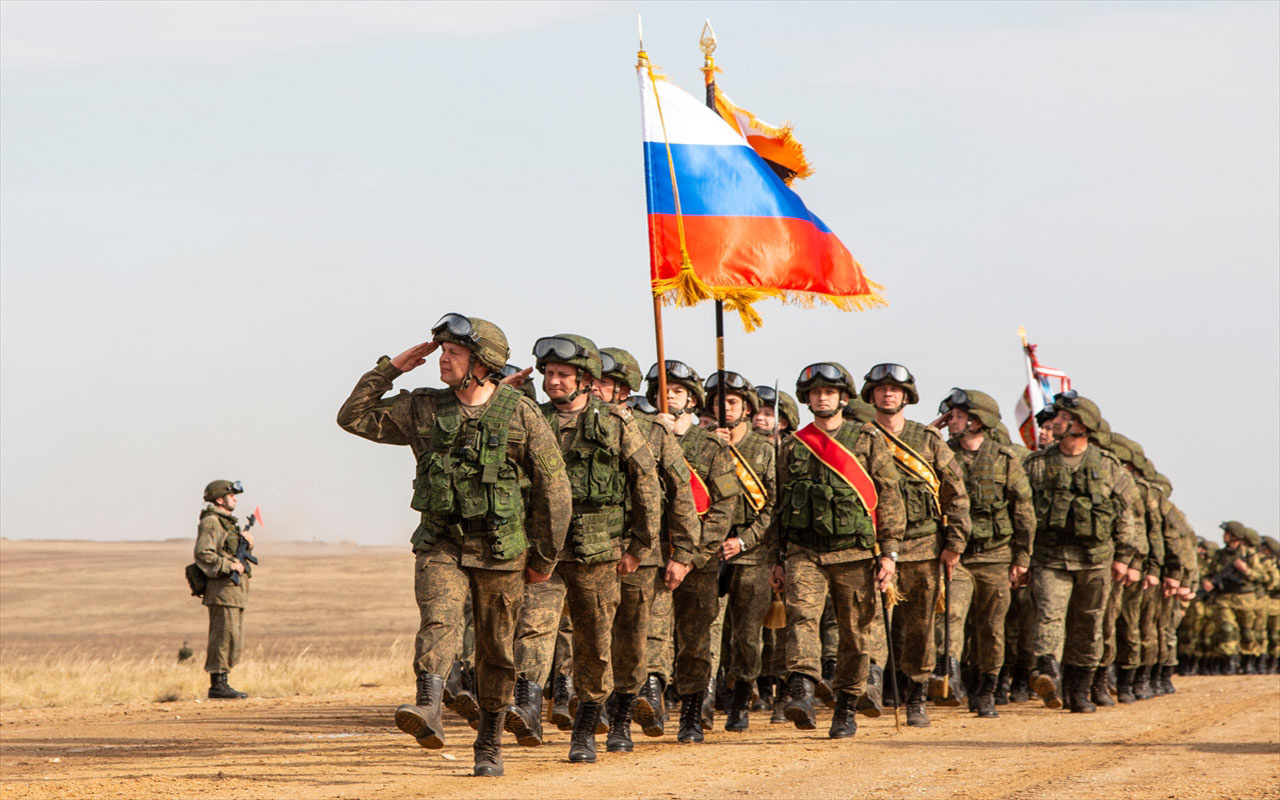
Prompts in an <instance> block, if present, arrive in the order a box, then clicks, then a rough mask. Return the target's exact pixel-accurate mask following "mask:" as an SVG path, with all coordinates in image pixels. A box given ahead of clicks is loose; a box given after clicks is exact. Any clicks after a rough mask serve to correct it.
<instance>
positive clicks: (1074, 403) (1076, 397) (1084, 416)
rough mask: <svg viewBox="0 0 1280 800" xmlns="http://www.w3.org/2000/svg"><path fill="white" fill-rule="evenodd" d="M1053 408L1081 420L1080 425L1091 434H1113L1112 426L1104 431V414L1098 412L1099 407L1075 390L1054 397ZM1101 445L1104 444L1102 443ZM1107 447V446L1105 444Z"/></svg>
mask: <svg viewBox="0 0 1280 800" xmlns="http://www.w3.org/2000/svg"><path fill="white" fill-rule="evenodd" d="M1053 407H1054V408H1055V409H1057V410H1058V411H1066V412H1067V413H1068V414H1071V415H1072V416H1074V417H1075V418H1076V419H1078V420H1080V424H1081V425H1083V426H1084V429H1085V430H1087V431H1088V432H1089V433H1094V434H1096V433H1099V432H1105V433H1110V432H1111V426H1110V425H1109V424H1108V425H1107V426H1106V429H1105V431H1104V429H1103V419H1102V412H1101V411H1099V410H1098V405H1097V404H1096V403H1094V402H1093V401H1092V400H1090V399H1089V398H1087V397H1083V396H1081V395H1080V394H1079V393H1078V392H1076V390H1075V389H1068V390H1067V391H1065V392H1059V393H1058V394H1056V395H1054V396H1053ZM1100 444H1103V443H1101V442H1100ZM1103 446H1104V447H1105V446H1106V445H1105V444H1103Z"/></svg>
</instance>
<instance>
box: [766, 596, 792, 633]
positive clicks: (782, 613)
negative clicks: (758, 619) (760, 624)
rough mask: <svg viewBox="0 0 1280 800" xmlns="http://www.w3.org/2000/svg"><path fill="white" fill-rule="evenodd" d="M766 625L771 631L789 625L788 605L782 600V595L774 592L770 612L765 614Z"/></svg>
mask: <svg viewBox="0 0 1280 800" xmlns="http://www.w3.org/2000/svg"><path fill="white" fill-rule="evenodd" d="M764 626H765V627H766V628H768V629H769V630H771V631H780V630H782V629H783V628H785V627H787V607H786V605H785V604H783V602H782V595H780V594H778V593H777V592H774V593H773V604H772V605H770V606H769V613H767V614H765V615H764Z"/></svg>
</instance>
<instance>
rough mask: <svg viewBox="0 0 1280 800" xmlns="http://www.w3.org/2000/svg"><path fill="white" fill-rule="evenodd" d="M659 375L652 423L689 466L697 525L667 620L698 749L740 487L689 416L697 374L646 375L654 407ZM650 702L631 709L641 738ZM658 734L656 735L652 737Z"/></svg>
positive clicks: (654, 711)
mask: <svg viewBox="0 0 1280 800" xmlns="http://www.w3.org/2000/svg"><path fill="white" fill-rule="evenodd" d="M659 369H663V370H665V372H666V380H667V397H666V398H665V399H666V408H667V410H666V412H664V413H660V414H658V415H657V417H656V420H657V422H658V423H659V424H661V425H662V426H663V427H664V428H666V429H667V430H669V431H671V432H672V433H673V434H675V436H676V438H678V439H679V440H680V447H681V449H682V450H683V451H684V458H685V460H686V461H687V462H688V463H689V467H690V484H689V487H690V491H691V492H692V493H693V499H694V505H695V507H696V508H697V511H698V515H699V516H700V517H701V520H702V529H701V531H700V533H699V537H698V542H699V545H698V552H697V553H696V554H695V555H694V558H693V569H692V570H690V571H689V572H688V574H687V575H685V576H684V580H683V581H682V582H681V583H680V585H679V586H678V587H676V589H675V590H674V591H673V592H672V597H671V599H672V616H673V618H674V625H675V638H676V653H675V679H676V690H677V693H678V694H679V695H680V730H679V732H678V734H677V736H676V738H677V739H678V740H679V741H681V742H686V743H688V742H701V741H702V740H703V738H704V735H703V703H704V701H705V700H707V696H708V689H709V688H710V685H711V682H712V678H713V676H714V672H713V667H712V664H713V663H714V661H715V656H716V654H717V651H718V649H719V642H718V641H716V642H713V641H712V639H713V637H712V628H713V626H714V624H715V622H716V618H717V616H718V615H719V612H720V602H719V597H718V596H717V591H716V588H717V587H716V578H717V573H718V571H719V564H720V562H719V558H720V553H721V546H722V545H723V544H724V540H725V537H726V536H728V534H729V528H730V526H731V525H732V524H733V515H734V509H735V504H736V503H737V502H738V494H739V492H740V491H741V488H740V487H739V485H738V479H737V477H736V476H735V475H734V469H733V458H732V456H731V455H730V452H729V446H728V445H727V444H725V442H724V441H722V440H721V439H720V438H719V437H718V436H716V435H715V434H713V433H710V432H708V431H707V430H705V429H703V428H701V427H699V426H698V425H697V424H696V415H697V412H698V409H699V408H702V407H705V406H706V395H705V393H704V390H703V387H702V381H701V380H700V379H699V377H698V373H696V372H694V370H693V369H692V368H691V367H690V366H689V365H687V364H685V363H684V362H682V361H674V360H668V361H666V363H665V364H663V365H658V364H654V365H653V366H652V367H650V368H649V371H648V373H646V374H645V380H646V381H647V382H648V388H647V396H648V399H649V402H650V403H652V404H654V405H656V406H659V407H661V404H660V403H659V400H658V376H659V372H658V370H659ZM654 702H655V699H654V698H652V697H650V695H649V693H648V692H647V691H646V692H645V693H644V694H643V695H642V696H641V697H640V698H639V700H638V701H637V702H636V719H637V721H638V722H640V724H641V726H642V727H644V728H645V732H646V733H648V732H649V731H650V730H653V729H654V728H655V727H656V721H657V719H658V718H659V716H660V714H661V713H662V711H661V708H660V705H661V701H660V700H658V704H659V707H654ZM658 733H659V734H660V733H661V730H658Z"/></svg>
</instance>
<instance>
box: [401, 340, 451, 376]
mask: <svg viewBox="0 0 1280 800" xmlns="http://www.w3.org/2000/svg"><path fill="white" fill-rule="evenodd" d="M439 347H440V343H439V342H423V343H422V344H415V345H414V346H413V347H410V348H409V349H408V350H405V351H404V352H403V353H401V354H400V355H398V356H396V357H395V358H393V359H391V366H393V367H395V368H396V369H398V370H400V371H401V372H408V371H409V370H411V369H413V368H414V367H420V366H422V365H423V364H425V363H426V362H427V356H429V355H431V354H432V353H434V352H435V351H436V350H437V349H438V348H439Z"/></svg>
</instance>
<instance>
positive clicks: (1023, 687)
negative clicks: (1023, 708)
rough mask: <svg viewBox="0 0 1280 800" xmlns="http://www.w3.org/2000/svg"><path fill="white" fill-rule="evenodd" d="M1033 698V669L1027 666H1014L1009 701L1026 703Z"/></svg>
mask: <svg viewBox="0 0 1280 800" xmlns="http://www.w3.org/2000/svg"><path fill="white" fill-rule="evenodd" d="M1030 699H1031V670H1030V669H1028V668H1026V667H1017V666H1015V667H1014V668H1013V680H1012V681H1010V683H1009V702H1010V703H1025V702H1027V701H1028V700H1030Z"/></svg>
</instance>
